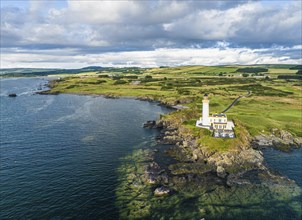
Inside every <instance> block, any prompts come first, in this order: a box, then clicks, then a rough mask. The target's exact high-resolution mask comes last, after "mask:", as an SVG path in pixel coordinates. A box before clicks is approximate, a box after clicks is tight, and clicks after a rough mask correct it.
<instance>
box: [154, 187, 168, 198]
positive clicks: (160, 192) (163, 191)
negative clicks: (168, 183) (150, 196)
mask: <svg viewBox="0 0 302 220" xmlns="http://www.w3.org/2000/svg"><path fill="white" fill-rule="evenodd" d="M169 193H170V189H169V188H168V187H165V186H161V187H158V188H156V189H155V190H154V195H155V196H167V195H169Z"/></svg>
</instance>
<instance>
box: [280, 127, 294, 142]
mask: <svg viewBox="0 0 302 220" xmlns="http://www.w3.org/2000/svg"><path fill="white" fill-rule="evenodd" d="M280 137H281V139H282V140H283V141H284V142H285V143H286V144H294V137H293V135H292V134H291V133H289V132H288V131H284V130H281V131H280Z"/></svg>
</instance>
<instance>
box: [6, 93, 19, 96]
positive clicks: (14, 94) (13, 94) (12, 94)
mask: <svg viewBox="0 0 302 220" xmlns="http://www.w3.org/2000/svg"><path fill="white" fill-rule="evenodd" d="M8 97H17V94H16V93H10V94H8Z"/></svg>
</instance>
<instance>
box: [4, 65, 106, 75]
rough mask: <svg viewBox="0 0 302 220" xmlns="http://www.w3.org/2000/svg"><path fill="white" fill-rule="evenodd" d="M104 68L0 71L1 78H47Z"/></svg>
mask: <svg viewBox="0 0 302 220" xmlns="http://www.w3.org/2000/svg"><path fill="white" fill-rule="evenodd" d="M101 70H103V67H100V66H88V67H84V68H81V69H43V68H42V69H40V68H5V69H0V76H3V77H22V76H27V77H30V76H47V75H57V74H76V73H84V72H94V71H101Z"/></svg>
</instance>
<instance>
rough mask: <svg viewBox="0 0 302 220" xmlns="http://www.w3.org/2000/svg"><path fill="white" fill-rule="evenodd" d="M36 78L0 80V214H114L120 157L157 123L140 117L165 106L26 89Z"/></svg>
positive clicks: (146, 136)
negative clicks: (13, 95) (146, 124)
mask: <svg viewBox="0 0 302 220" xmlns="http://www.w3.org/2000/svg"><path fill="white" fill-rule="evenodd" d="M41 82H43V80H42V79H24V78H23V79H2V80H1V97H0V98H1V117H0V124H1V148H0V150H1V170H0V172H1V176H0V178H1V180H0V192H1V195H0V198H1V199H0V207H1V212H0V219H20V218H24V219H49V218H55V219H57V218H58V219H60V218H63V219H70V218H75V217H76V218H78V219H117V217H118V211H117V207H116V206H115V187H116V183H117V174H116V169H117V167H118V166H119V163H120V158H121V157H123V156H125V155H127V154H129V153H130V152H131V151H132V150H133V149H135V148H136V147H138V146H139V145H148V144H149V143H150V142H152V140H153V139H154V136H155V135H156V132H157V131H154V130H146V129H143V128H142V124H143V123H144V122H145V121H146V120H150V119H156V118H158V117H159V115H160V114H162V113H165V112H168V111H169V110H168V109H166V108H163V107H160V106H157V105H156V104H155V103H149V102H142V101H138V100H130V99H117V100H110V99H104V98H101V97H91V96H78V95H58V96H45V95H43V96H42V95H32V94H33V92H34V89H35V88H37V87H38V86H39V85H40V83H41ZM9 92H15V93H17V95H18V97H16V98H9V97H7V94H8V93H9Z"/></svg>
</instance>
